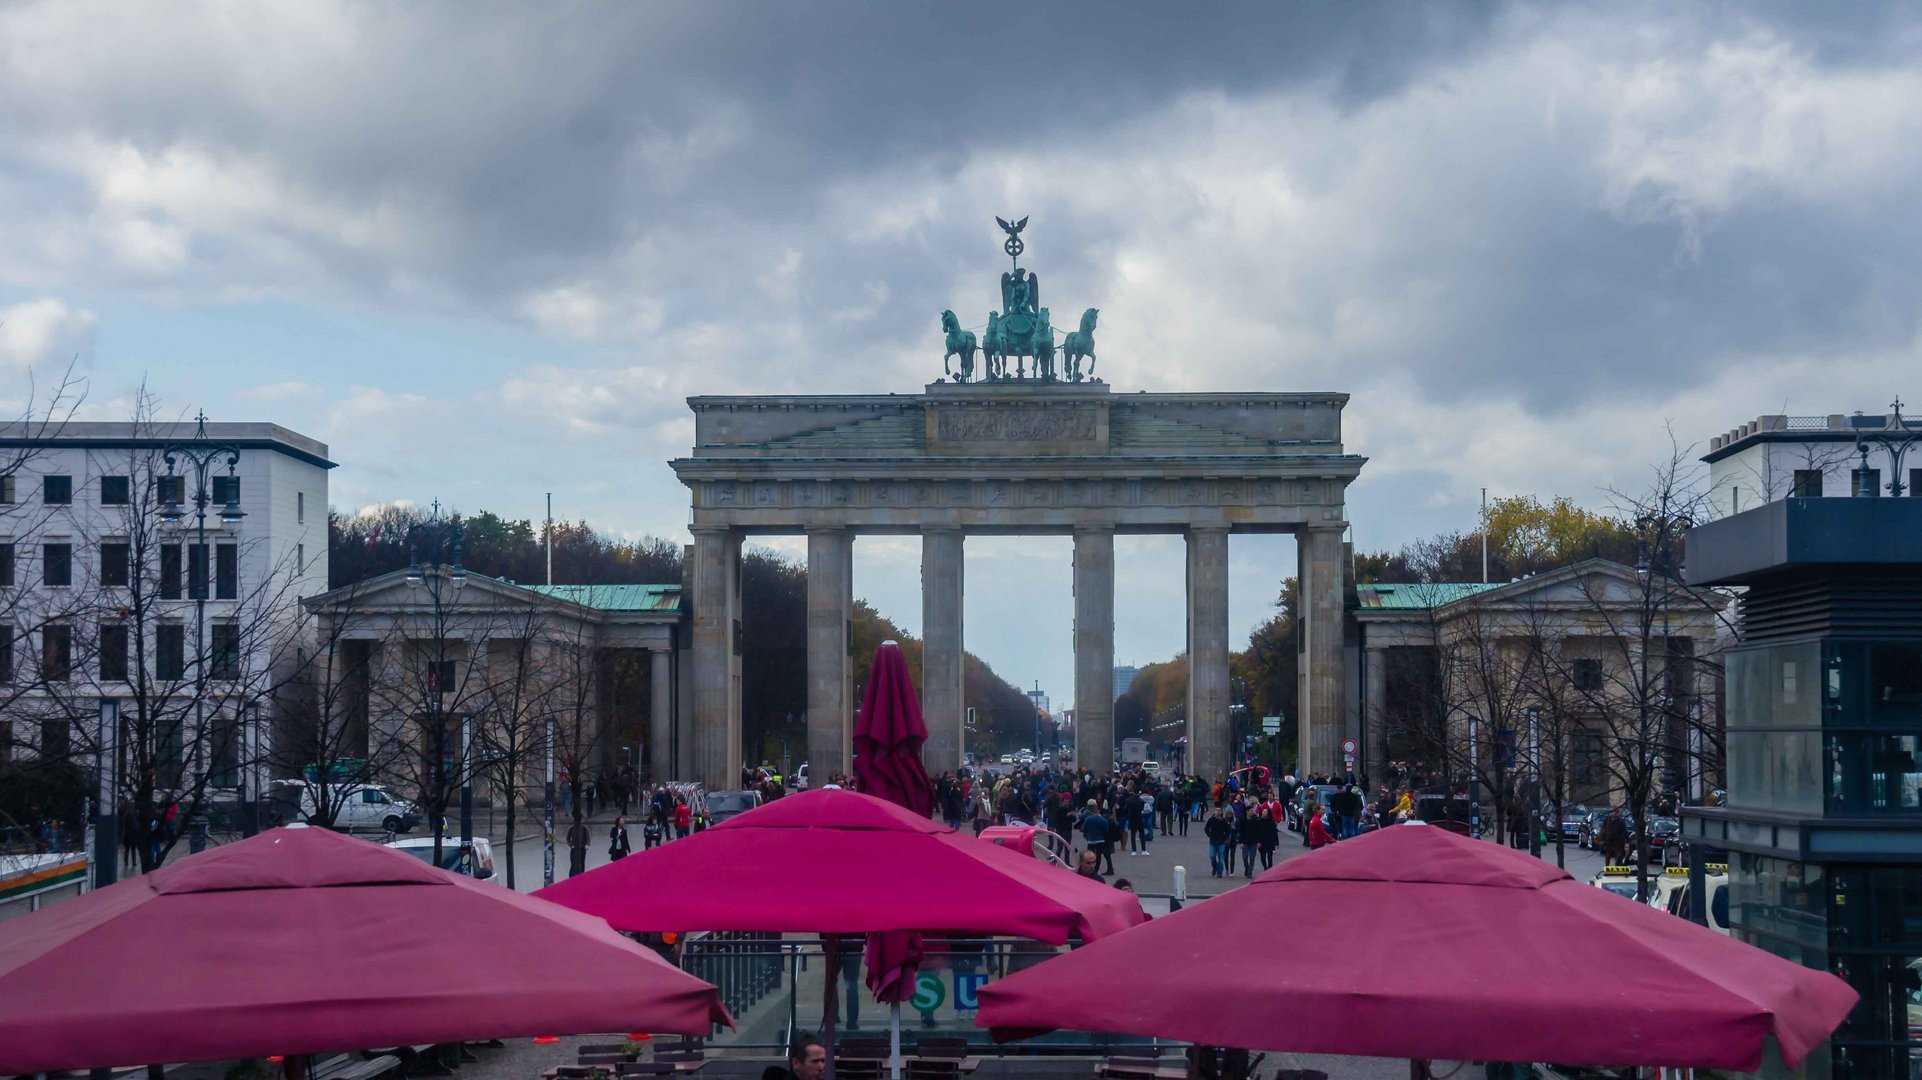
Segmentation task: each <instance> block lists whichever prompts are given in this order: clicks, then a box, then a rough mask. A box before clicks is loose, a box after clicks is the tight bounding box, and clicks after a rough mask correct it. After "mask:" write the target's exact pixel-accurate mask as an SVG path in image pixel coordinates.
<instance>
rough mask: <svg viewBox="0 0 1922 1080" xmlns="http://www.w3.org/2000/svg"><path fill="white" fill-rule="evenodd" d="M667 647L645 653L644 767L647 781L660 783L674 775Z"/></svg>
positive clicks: (671, 689)
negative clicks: (646, 770)
mask: <svg viewBox="0 0 1922 1080" xmlns="http://www.w3.org/2000/svg"><path fill="white" fill-rule="evenodd" d="M671 659H672V654H671V653H670V652H669V650H668V649H667V648H660V649H654V650H652V651H651V652H649V653H648V654H647V697H648V703H647V768H648V780H649V781H650V782H652V783H657V784H658V783H661V782H663V781H666V780H672V779H675V778H676V777H675V776H674V712H673V710H674V674H673V668H674V665H673V664H672V663H670V662H669V661H670V660H671Z"/></svg>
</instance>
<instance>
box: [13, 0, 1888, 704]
mask: <svg viewBox="0 0 1922 1080" xmlns="http://www.w3.org/2000/svg"><path fill="white" fill-rule="evenodd" d="M1919 53H1922V16H1918V14H1917V12H1916V11H1915V9H1913V8H1911V7H1907V6H1900V5H1898V6H1891V7H1886V8H1884V7H1878V6H1875V5H1871V4H1848V5H1807V6H1791V5H1771V4H1750V5H1719V4H1696V5H1667V4H1651V5H1646V6H1638V5H1635V4H1625V3H1610V4H1597V5H1592V6H1589V5H1578V4H1556V5H1544V6H1534V5H1519V6H1502V5H1498V4H1486V3H1476V4H1464V5H1459V6H1457V5H1452V4H1430V5H1423V6H1418V5H1414V4H1407V3H1394V4H1370V3H1322V4H1259V5H1254V4H1251V5H1245V6H1243V5H1236V6H1219V7H1212V8H1208V7H1204V8H1202V9H1200V10H1197V8H1196V7H1195V6H1192V5H1168V4H1139V5H1113V4H1089V5H1073V4H1066V3H1046V4H1043V3H1034V2H1032V0H1025V2H1022V3H1018V4H1000V3H986V2H970V3H966V4H948V5H940V6H935V5H919V4H912V5H911V4H892V3H887V4H875V5H872V6H865V7H863V6H856V5H830V4H806V5H800V4H755V5H748V4H732V3H721V2H715V0H702V2H699V3H687V4H664V3H649V4H610V5H588V4H569V5H545V6H540V7H536V6H534V5H479V4H459V5H456V4H444V5H433V4H410V5H394V4H351V3H329V2H321V0H300V2H294V3H284V4H272V3H247V4H232V5H175V4H167V5H146V6H141V5H127V4H120V3H113V4H99V5H96V4H90V3H85V2H71V0H69V2H60V3H45V4H39V3H14V4H0V404H8V402H7V401H6V400H4V399H15V400H17V399H18V398H19V397H20V396H21V395H22V393H23V388H24V387H25V385H26V384H27V379H26V376H27V375H28V374H29V373H31V372H35V371H37V370H44V369H46V368H47V367H49V366H50V365H58V364H59V363H61V362H62V361H63V359H64V358H67V357H71V356H77V357H78V358H79V361H80V364H81V366H82V368H83V369H84V370H85V371H86V372H87V374H88V375H89V377H90V378H91V381H92V391H91V395H92V396H91V398H90V401H89V405H88V408H89V410H90V412H91V414H93V415H95V416H97V417H99V418H118V417H122V416H124V415H125V414H126V409H127V400H128V397H129V394H130V392H131V390H132V389H133V387H135V386H136V385H137V384H138V383H139V381H140V380H142V379H143V378H144V379H145V380H147V382H148V385H149V386H150V388H151V389H152V390H153V391H154V392H155V393H157V394H158V395H159V396H160V397H161V399H162V400H163V402H164V405H165V408H166V409H167V410H169V411H175V412H179V413H182V414H190V413H191V412H192V411H193V410H194V409H195V408H197V407H204V408H205V409H206V410H207V412H208V413H209V414H210V415H212V416H213V417H214V418H216V419H223V420H225V419H235V420H238V419H249V420H272V421H276V422H279V423H282V424H285V425H287V426H289V427H292V428H294V429H296V430H299V431H302V432H304V433H307V434H310V435H313V436H315V437H317V438H320V439H322V440H324V441H326V442H327V443H328V444H330V446H331V447H332V450H333V456H334V458H335V459H336V460H337V461H338V462H339V463H340V468H339V469H338V470H336V471H335V473H334V476H333V502H334V504H335V505H336V506H337V507H339V508H341V509H343V510H353V509H355V508H359V507H362V506H365V505H368V504H370V503H376V502H381V501H390V500H411V501H415V502H425V501H427V500H428V499H431V498H435V497H438V498H440V499H441V500H443V501H444V502H447V503H451V504H452V505H454V506H457V507H460V508H462V509H465V510H476V509H483V508H485V509H491V510H495V511H498V512H502V513H506V514H511V515H520V516H538V514H539V512H540V504H541V495H542V493H543V492H545V491H549V490H551V491H553V492H554V493H555V499H556V504H557V507H558V509H559V510H560V511H562V512H563V513H564V514H565V516H568V517H574V518H586V519H587V520H589V521H591V522H592V523H594V524H595V525H597V526H600V527H602V528H604V529H608V530H612V531H617V532H622V533H629V534H636V535H639V534H653V535H664V536H684V527H685V523H686V517H687V511H686V499H685V492H684V490H683V489H681V488H680V487H679V486H678V485H677V484H676V483H675V481H674V478H673V475H672V473H671V472H670V471H669V470H668V469H667V467H666V466H665V464H664V462H665V460H666V459H668V458H670V457H672V456H675V455H676V454H679V453H682V452H684V451H685V450H686V449H687V448H688V445H689V441H690V437H691V432H692V425H691V422H690V419H689V416H688V412H687V409H686V407H685V404H684V399H685V398H686V397H687V396H688V395H690V394H696V393H700V394H719V393H765V392H796V391H817V390H818V391H826V392H875V391H901V392H907V391H912V390H914V389H916V388H917V387H919V386H920V385H921V384H922V383H924V382H927V381H929V380H930V379H931V378H933V377H934V376H936V375H938V374H939V373H940V361H939V353H940V350H941V345H940V340H939V336H938V333H937V324H936V316H937V314H938V313H939V312H940V311H941V310H942V309H943V308H954V309H955V310H957V311H960V312H966V313H971V314H974V315H979V314H983V313H985V312H986V311H987V310H988V309H989V308H990V307H993V306H996V304H995V300H996V299H997V295H996V285H995V279H996V275H997V274H998V273H999V271H1000V269H1001V268H1002V256H1001V255H1000V253H999V242H1000V235H999V233H998V231H997V230H996V229H995V227H994V222H993V215H995V214H1003V215H1023V214H1026V215H1031V216H1032V224H1031V225H1030V226H1029V228H1028V231H1027V233H1026V239H1027V240H1028V242H1029V255H1028V257H1027V259H1026V260H1025V261H1027V262H1028V263H1029V264H1031V265H1032V266H1034V267H1035V269H1036V270H1037V271H1038V272H1039V273H1040V274H1041V275H1042V277H1043V278H1044V279H1046V282H1047V289H1048V295H1049V296H1050V297H1052V298H1053V300H1052V304H1053V306H1055V307H1056V308H1063V307H1066V308H1070V309H1078V308H1080V307H1084V306H1098V307H1100V308H1101V310H1102V322H1101V329H1100V332H1099V334H1098V337H1099V339H1100V345H1101V354H1102V365H1103V374H1104V376H1105V377H1107V378H1108V379H1109V380H1110V381H1111V382H1112V383H1113V384H1114V385H1115V386H1116V388H1117V389H1120V390H1133V389H1147V390H1197V391H1200V390H1342V391H1347V392H1349V393H1351V394H1353V401H1352V403H1351V404H1350V406H1349V410H1348V422H1347V426H1346V434H1347V438H1348V441H1349V445H1350V447H1351V448H1353V449H1354V450H1356V451H1357V452H1360V453H1363V454H1366V455H1368V456H1369V458H1370V459H1371V460H1370V463H1369V465H1368V466H1367V468H1366V469H1365V470H1364V472H1363V475H1362V479H1361V481H1360V482H1359V483H1358V484H1357V485H1356V486H1355V487H1354V489H1353V490H1352V493H1351V500H1350V504H1349V516H1350V518H1351V520H1352V521H1353V522H1354V537H1355V539H1356V541H1357V542H1358V543H1359V544H1360V545H1362V546H1364V547H1382V546H1390V545H1394V544H1398V543H1400V542H1402V541H1404V540H1406V539H1409V538H1412V537H1416V536H1420V535H1424V534H1427V533H1431V532H1434V531H1438V530H1442V529H1468V528H1472V527H1473V524H1474V520H1475V512H1476V511H1475V507H1476V503H1477V501H1478V499H1479V492H1480V489H1481V488H1482V487H1483V486H1487V487H1488V488H1489V489H1490V490H1491V491H1492V492H1494V493H1497V494H1505V493H1516V492H1532V493H1537V494H1540V495H1543V496H1548V495H1554V494H1566V495H1570V496H1572V497H1574V498H1576V499H1577V500H1579V501H1583V502H1587V503H1590V504H1600V503H1601V502H1603V500H1604V496H1603V494H1602V493H1603V491H1604V490H1605V489H1606V488H1608V487H1610V486H1618V487H1630V486H1633V485H1634V484H1635V483H1637V482H1638V481H1639V480H1640V478H1641V477H1642V476H1644V475H1645V472H1646V468H1647V466H1648V464H1649V463H1650V462H1652V461H1655V460H1658V459H1660V458H1662V457H1664V456H1665V455H1666V453H1667V449H1668V439H1669V435H1668V430H1669V425H1670V424H1671V423H1672V425H1673V428H1674V431H1675V433H1676V435H1677V437H1679V438H1680V439H1681V440H1682V441H1683V442H1685V443H1689V442H1695V441H1700V440H1706V439H1707V437H1708V436H1709V435H1711V434H1714V433H1716V432H1720V431H1722V430H1725V429H1727V428H1729V427H1731V426H1733V425H1735V424H1737V423H1739V422H1741V421H1743V420H1744V419H1747V418H1751V417H1753V416H1755V415H1757V414H1758V413H1764V412H1781V411H1787V412H1791V413H1829V412H1845V411H1850V410H1854V409H1858V408H1859V409H1866V410H1875V409H1879V408H1881V407H1882V406H1883V405H1884V403H1886V402H1887V401H1888V399H1889V398H1890V396H1891V395H1892V394H1894V393H1896V392H1898V391H1908V392H1909V393H1911V394H1914V395H1916V396H1917V397H1918V398H1922V386H1918V385H1917V381H1918V380H1917V379H1916V372H1917V371H1918V370H1922V366H1919V365H1918V344H1917V316H1916V312H1917V311H1918V301H1922V295H1919V293H1922V288H1919V287H1918V286H1919V285H1922V213H1918V209H1919V208H1922V160H1919V159H1922V63H1918V55H1919ZM971 321H978V320H971ZM9 407H17V406H11V405H10V406H9ZM1068 551H1069V548H1068V545H1067V542H1066V541H1065V540H1041V539H1038V540H1031V541H1000V540H996V541H980V540H975V541H970V544H969V566H968V574H969V581H970V589H969V606H968V613H967V614H968V619H969V626H968V644H969V646H970V648H972V649H973V650H975V651H976V652H978V653H981V654H982V655H984V656H985V657H987V659H988V660H989V661H990V662H991V663H994V664H995V665H996V666H997V667H998V668H1000V669H1001V670H1003V671H1004V673H1006V674H1008V675H1009V676H1010V677H1012V678H1014V679H1017V680H1019V681H1022V682H1023V683H1026V684H1031V683H1032V682H1033V681H1035V680H1039V681H1040V682H1041V683H1042V685H1043V686H1044V688H1047V689H1050V690H1051V691H1053V692H1054V694H1055V696H1056V697H1057V699H1058V700H1059V699H1062V698H1065V697H1067V696H1068V693H1069V681H1070V672H1071V670H1072V665H1071V662H1070V658H1069V655H1068V652H1069V638H1068V624H1069V619H1070V616H1071V611H1070V604H1069V600H1068V580H1067V575H1068ZM858 557H859V563H858V567H857V589H858V591H860V592H861V593H863V594H865V595H867V596H868V597H870V598H871V599H873V600H874V601H876V602H877V603H878V604H879V606H881V607H882V609H883V610H884V611H886V612H887V613H888V614H890V615H892V616H894V617H895V618H897V619H898V620H899V621H901V622H902V623H904V624H905V625H907V626H909V627H918V624H919V611H918V607H919V585H918V550H917V548H916V545H915V544H913V543H912V542H902V541H899V540H895V539H886V538H873V539H865V540H863V541H862V542H861V544H860V546H859V548H858ZM1233 558H1234V568H1233V577H1232V584H1233V588H1234V590H1235V595H1236V601H1237V607H1236V611H1235V621H1236V630H1237V633H1241V632H1245V630H1246V628H1247V627H1248V626H1250V625H1252V624H1253V623H1254V622H1255V621H1256V620H1258V619H1259V618H1261V617H1262V615H1263V613H1264V608H1265V606H1266V605H1267V604H1268V603H1269V602H1270V601H1271V600H1272V598H1273V596H1274V594H1275V590H1276V586H1277V583H1278V580H1279V578H1280V576H1281V575H1282V574H1283V573H1285V572H1287V571H1288V568H1289V567H1291V566H1292V562H1293V551H1292V547H1291V546H1290V545H1289V544H1288V542H1287V541H1285V540H1261V539H1246V540H1244V539H1242V538H1237V540H1236V542H1235V546H1234V551H1233ZM1181 566H1182V562H1181V553H1180V550H1179V547H1178V545H1176V544H1175V543H1173V542H1169V541H1164V540H1155V539H1141V540H1127V541H1124V542H1123V543H1122V545H1121V550H1120V571H1119V572H1120V580H1119V586H1118V591H1119V593H1120V596H1119V604H1118V606H1119V612H1120V614H1119V626H1118V646H1117V651H1118V659H1119V660H1121V661H1122V662H1127V661H1129V660H1143V661H1146V660H1152V659H1156V658H1161V657H1165V656H1167V655H1169V654H1171V653H1173V652H1174V651H1176V650H1177V649H1179V648H1180V647H1181V641H1182V629H1181V616H1180V611H1181V604H1180V576H1181Z"/></svg>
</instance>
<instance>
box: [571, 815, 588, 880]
mask: <svg viewBox="0 0 1922 1080" xmlns="http://www.w3.org/2000/svg"><path fill="white" fill-rule="evenodd" d="M591 836H592V834H591V833H589V832H588V831H587V825H586V823H584V822H582V821H581V816H580V815H579V814H575V815H574V824H573V825H572V826H570V827H569V828H568V830H567V876H568V877H573V876H574V875H575V874H578V873H581V872H582V871H584V870H586V869H587V841H588V840H589V839H590V838H591Z"/></svg>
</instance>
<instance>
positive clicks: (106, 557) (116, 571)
mask: <svg viewBox="0 0 1922 1080" xmlns="http://www.w3.org/2000/svg"><path fill="white" fill-rule="evenodd" d="M131 552H132V549H131V548H129V547H128V546H127V545H126V544H123V543H109V544H102V545H100V584H102V585H108V586H120V587H125V586H126V584H127V577H128V573H127V571H128V565H129V562H128V560H129V556H130V554H131Z"/></svg>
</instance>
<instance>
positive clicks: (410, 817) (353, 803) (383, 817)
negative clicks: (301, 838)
mask: <svg viewBox="0 0 1922 1080" xmlns="http://www.w3.org/2000/svg"><path fill="white" fill-rule="evenodd" d="M318 796H319V792H318V790H317V789H316V788H315V786H314V785H313V784H310V783H308V782H307V781H305V780H276V781H274V782H273V783H272V784H269V785H268V802H269V803H270V804H272V805H275V806H278V807H284V808H285V809H283V810H282V816H283V817H290V818H291V819H293V820H298V821H312V820H313V818H314V815H315V814H318V813H320V800H319V797H318ZM327 802H328V803H329V804H330V805H331V806H334V807H336V808H337V810H336V812H335V814H334V821H333V827H334V828H336V829H339V830H341V831H343V832H374V831H379V832H390V833H404V832H412V831H413V830H414V828H415V826H417V825H419V824H420V823H421V813H420V810H419V808H417V807H416V806H415V805H414V804H413V803H411V802H408V801H407V800H406V799H403V798H401V797H400V796H398V795H395V794H394V793H393V792H391V791H389V790H387V789H386V788H384V787H381V786H380V785H379V784H330V785H328V798H327ZM288 811H291V814H290V813H289V812H288Z"/></svg>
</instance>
